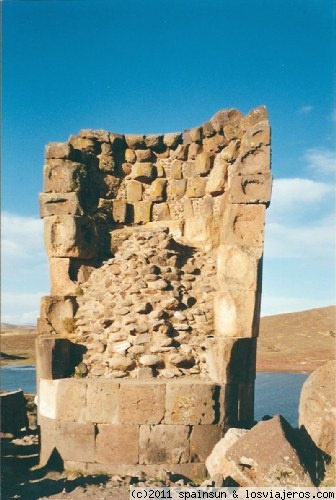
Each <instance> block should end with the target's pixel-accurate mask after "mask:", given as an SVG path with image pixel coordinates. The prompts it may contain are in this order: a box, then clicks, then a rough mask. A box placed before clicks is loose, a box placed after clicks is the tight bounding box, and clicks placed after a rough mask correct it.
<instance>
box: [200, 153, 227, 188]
mask: <svg viewBox="0 0 336 500" xmlns="http://www.w3.org/2000/svg"><path fill="white" fill-rule="evenodd" d="M227 167H228V166H227V163H226V162H225V161H221V162H219V161H218V162H216V161H215V163H214V167H213V169H212V170H211V172H210V175H209V178H208V182H207V185H206V189H205V191H206V193H209V194H212V195H215V194H220V193H223V192H224V188H225V181H226V178H227Z"/></svg>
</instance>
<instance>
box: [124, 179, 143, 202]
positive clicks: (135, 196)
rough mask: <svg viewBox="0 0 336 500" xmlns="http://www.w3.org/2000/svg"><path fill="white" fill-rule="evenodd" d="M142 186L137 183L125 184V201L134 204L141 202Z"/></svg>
mask: <svg viewBox="0 0 336 500" xmlns="http://www.w3.org/2000/svg"><path fill="white" fill-rule="evenodd" d="M142 191H143V186H142V183H141V182H139V181H129V182H128V183H127V184H126V192H127V201H128V203H135V202H137V201H141V200H142Z"/></svg>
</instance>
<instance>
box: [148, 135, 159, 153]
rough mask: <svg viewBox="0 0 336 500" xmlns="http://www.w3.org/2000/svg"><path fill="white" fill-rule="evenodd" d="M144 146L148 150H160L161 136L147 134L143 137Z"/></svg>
mask: <svg viewBox="0 0 336 500" xmlns="http://www.w3.org/2000/svg"><path fill="white" fill-rule="evenodd" d="M145 144H146V146H147V147H148V148H151V149H153V150H154V151H155V150H157V149H158V150H161V148H162V146H163V135H157V134H149V135H146V136H145Z"/></svg>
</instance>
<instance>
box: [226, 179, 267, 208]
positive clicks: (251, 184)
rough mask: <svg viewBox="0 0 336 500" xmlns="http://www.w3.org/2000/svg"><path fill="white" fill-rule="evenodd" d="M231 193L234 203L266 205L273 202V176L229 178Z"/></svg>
mask: <svg viewBox="0 0 336 500" xmlns="http://www.w3.org/2000/svg"><path fill="white" fill-rule="evenodd" d="M228 188H229V193H230V200H231V202H232V203H265V204H268V203H269V202H270V200H271V190H272V176H271V174H255V175H244V176H237V175H235V176H232V177H231V178H229V186H228Z"/></svg>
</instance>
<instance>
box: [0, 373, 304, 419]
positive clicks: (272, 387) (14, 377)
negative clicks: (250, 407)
mask: <svg viewBox="0 0 336 500" xmlns="http://www.w3.org/2000/svg"><path fill="white" fill-rule="evenodd" d="M307 377H308V374H305V373H268V372H267V373H257V378H256V387H255V419H256V420H260V419H261V418H262V417H263V416H264V415H276V414H277V413H281V415H283V416H284V417H285V418H286V419H287V420H288V422H290V423H291V424H292V425H293V426H295V427H296V426H297V425H298V404H299V398H300V391H301V387H302V384H303V382H304V381H305V380H306V378H307ZM0 388H1V390H3V391H15V390H18V389H23V391H24V392H27V393H35V392H36V381H35V366H31V365H25V366H18V365H16V366H13V365H12V366H5V367H3V368H2V369H1V379H0Z"/></svg>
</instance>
